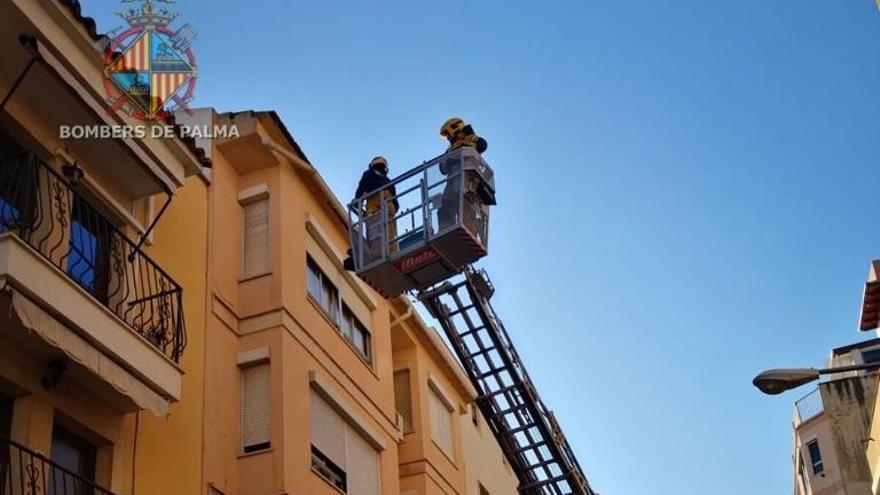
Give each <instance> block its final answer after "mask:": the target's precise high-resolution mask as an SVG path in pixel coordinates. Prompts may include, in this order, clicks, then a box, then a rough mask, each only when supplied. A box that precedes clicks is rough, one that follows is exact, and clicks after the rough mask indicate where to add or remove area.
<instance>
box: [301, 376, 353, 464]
mask: <svg viewBox="0 0 880 495" xmlns="http://www.w3.org/2000/svg"><path fill="white" fill-rule="evenodd" d="M309 408H310V413H311V420H310V422H309V423H310V425H311V439H312V446H314V447H315V448H316V449H318V450H320V451H321V453H322V454H324V455H325V456H327V458H329V459H330V460H331V461H333V463H335V464H336V465H337V466H338V467H339V468H341V469H342V470H343V471H346V472H347V469H346V462H345V461H346V459H345V428H346V427H345V420H344V419H342V416H340V415H339V413H337V412H336V410H335V409H333V407H332V406H330V404H328V403H327V401H325V400H324V398H323V397H321V396H320V395H318V393H317V392H315V391H314V390H312V392H311V397H310V400H309Z"/></svg>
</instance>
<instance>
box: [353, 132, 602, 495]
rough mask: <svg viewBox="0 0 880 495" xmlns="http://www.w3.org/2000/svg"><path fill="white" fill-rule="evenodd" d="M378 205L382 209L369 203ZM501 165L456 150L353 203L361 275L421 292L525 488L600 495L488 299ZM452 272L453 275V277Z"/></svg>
mask: <svg viewBox="0 0 880 495" xmlns="http://www.w3.org/2000/svg"><path fill="white" fill-rule="evenodd" d="M371 198H372V203H373V204H374V205H375V204H377V203H378V204H379V206H378V208H375V207H374V208H368V207H365V205H369V204H370V202H371V201H370V200H371ZM494 204H495V180H494V173H493V171H492V169H491V167H489V164H488V163H486V162H485V160H483V157H482V156H481V155H480V153H479V152H477V151H476V150H475V149H474V148H469V147H462V148H457V149H453V150H451V151H449V152H447V153H445V154H443V155H441V156H438V157H436V158H433V159H431V160H428V161H426V162H424V163H422V164H421V165H419V166H418V167H415V168H413V169H412V170H409V171H407V172H406V173H404V174H402V175H401V176H399V177H397V178H395V179H394V180H392V181H390V182H389V183H388V184H387V185H386V186H383V188H380V189H379V190H376V191H369V192H367V193H366V194H364V195H363V196H361V197H359V198H355V199H354V200H353V201H352V202H351V203H350V204H349V205H348V212H349V220H350V237H351V257H350V258H349V259H348V260H346V266H350V267H351V269H353V270H354V271H355V272H356V273H357V274H358V276H359V277H360V278H361V279H363V280H364V281H365V282H366V283H367V284H369V285H370V286H371V287H373V288H374V289H375V290H376V291H378V292H379V293H380V294H382V295H383V296H385V297H396V296H398V295H400V294H402V293H404V292H416V291H419V292H418V295H419V300H420V301H421V302H422V304H424V305H425V307H426V308H427V309H428V311H429V312H430V313H431V315H433V316H434V318H436V319H437V320H438V321H439V322H440V325H441V326H442V327H443V330H444V332H445V333H446V335H447V337H448V338H449V342H450V343H451V344H452V347H453V350H454V351H455V353H456V355H457V356H458V359H459V361H460V362H461V364H462V366H463V367H464V369H465V371H466V372H467V374H468V376H469V378H470V380H471V382H472V383H473V385H474V387H475V388H476V389H477V391H478V398H477V405H478V407H479V408H480V411H481V412H482V413H483V416H484V417H485V418H486V421H487V422H488V423H489V425H490V428H491V430H492V433H493V434H494V435H495V438H496V439H497V440H498V443H499V445H500V446H501V449H502V451H503V452H504V455H505V456H506V457H507V460H508V462H509V463H510V465H511V467H512V468H513V470H514V472H515V473H516V475H517V478H518V480H519V483H520V485H519V491H520V493H522V494H524V495H569V494H571V495H595V492H594V491H593V490H592V489H591V488H590V484H589V483H588V482H587V479H586V477H585V476H584V474H583V471H582V470H581V468H580V466H579V465H578V462H577V459H576V458H575V456H574V453H573V452H572V450H571V447H570V446H569V444H568V441H567V440H566V439H565V435H564V434H563V433H562V429H561V428H560V427H559V424H558V423H557V422H556V418H555V417H554V416H553V413H552V412H551V411H550V410H549V409H547V407H546V406H545V405H544V402H543V401H542V400H541V397H540V396H539V395H538V391H537V390H536V389H535V385H534V383H533V382H532V380H531V379H530V378H529V374H528V373H527V372H526V369H525V367H524V366H523V363H522V360H521V359H520V358H519V355H518V354H517V352H516V348H515V347H514V346H513V343H512V342H511V340H510V337H509V336H508V334H507V331H506V330H505V329H504V325H503V324H502V323H501V319H500V318H498V315H497V314H496V313H495V310H494V309H493V308H492V305H491V304H490V303H489V299H490V298H491V297H492V294H493V293H494V288H493V287H492V283H491V281H490V280H489V279H488V277H487V276H486V275H485V272H484V271H479V272H478V271H476V270H474V269H473V268H472V264H473V263H474V262H475V261H477V260H479V259H480V258H482V257H484V256H486V255H487V254H488V247H489V210H490V206H492V205H494ZM451 280H455V282H452V281H451Z"/></svg>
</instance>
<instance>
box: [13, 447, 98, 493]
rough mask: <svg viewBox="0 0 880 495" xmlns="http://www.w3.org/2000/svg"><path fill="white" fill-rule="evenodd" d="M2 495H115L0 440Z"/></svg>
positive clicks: (35, 454)
mask: <svg viewBox="0 0 880 495" xmlns="http://www.w3.org/2000/svg"><path fill="white" fill-rule="evenodd" d="M0 493H2V494H3V495H115V494H114V493H113V492H111V491H109V490H106V489H104V488H101V487H100V486H98V485H96V484H95V483H93V482H91V481H89V480H86V479H83V478H82V477H80V476H78V475H77V474H75V473H73V472H72V471H70V470H68V469H65V468H63V467H61V466H59V465H58V464H56V463H54V462H52V461H51V460H50V459H48V458H46V457H45V456H43V455H41V454H39V453H37V452H34V451H32V450H30V449H28V448H26V447H24V446H23V445H19V444H18V443H15V442H13V441H12V440H8V439H6V438H3V437H0Z"/></svg>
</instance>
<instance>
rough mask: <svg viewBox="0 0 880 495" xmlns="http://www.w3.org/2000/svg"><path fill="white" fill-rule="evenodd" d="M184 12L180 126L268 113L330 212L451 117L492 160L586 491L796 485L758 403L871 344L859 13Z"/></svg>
mask: <svg viewBox="0 0 880 495" xmlns="http://www.w3.org/2000/svg"><path fill="white" fill-rule="evenodd" d="M83 3H84V10H85V12H86V13H87V14H89V15H92V16H95V17H96V18H97V19H98V20H99V27H100V28H102V29H104V30H106V29H109V28H112V27H115V26H117V25H119V24H120V23H121V21H119V20H118V19H117V20H114V18H113V16H112V12H113V11H114V10H117V9H119V8H120V7H119V4H118V2H117V1H116V0H83ZM177 8H178V9H179V10H181V12H182V13H183V14H184V18H185V19H186V20H187V21H189V22H191V23H192V24H194V25H195V26H196V27H197V28H198V30H199V32H200V35H199V39H198V40H197V42H196V44H195V51H196V54H197V57H198V60H199V63H200V80H199V88H198V91H197V100H196V101H195V102H194V104H195V105H197V106H215V107H217V108H218V109H220V110H240V109H248V108H255V109H275V110H277V111H278V112H279V113H280V114H281V116H282V117H283V118H284V120H285V121H286V122H287V124H288V126H289V127H290V129H291V130H292V131H293V133H294V135H295V137H296V139H297V140H298V141H299V142H300V144H301V145H302V146H303V148H304V150H305V152H306V154H307V155H308V156H309V158H310V159H311V160H312V162H313V163H314V164H315V165H316V166H318V168H319V169H320V170H321V172H322V173H323V174H324V175H325V177H326V178H327V180H328V182H329V183H330V184H331V186H332V187H333V188H334V190H335V191H336V192H337V193H338V194H339V195H340V196H341V197H343V198H344V199H347V198H348V196H349V195H350V194H351V192H352V191H353V190H354V188H355V186H356V182H357V179H358V177H359V175H360V173H361V171H362V169H363V168H364V167H365V165H366V163H367V162H368V161H369V159H370V158H371V157H372V156H374V155H376V154H380V153H381V154H383V155H385V156H386V157H388V159H389V160H390V162H391V166H392V170H393V171H403V170H405V169H406V168H408V167H411V166H414V165H416V164H417V163H419V162H421V161H422V160H423V159H426V158H429V157H432V156H435V155H436V154H438V153H439V152H441V151H442V149H443V142H442V141H440V140H439V139H438V138H437V131H438V128H439V126H440V124H441V123H442V122H443V121H444V120H445V119H446V118H447V117H449V116H451V115H460V116H462V117H464V118H466V119H467V120H469V121H471V122H473V124H474V126H475V128H476V130H477V131H478V132H479V133H480V134H482V135H484V136H485V137H486V138H487V139H488V140H489V145H490V146H489V151H488V152H487V153H486V158H487V159H488V160H489V161H490V163H492V164H493V166H494V167H495V170H496V173H497V180H498V189H499V206H498V207H497V208H496V209H495V211H494V217H493V219H492V220H493V224H492V235H493V239H492V249H491V255H490V257H489V258H488V259H487V260H486V261H485V262H484V263H483V265H484V266H485V267H487V269H488V270H489V271H490V273H491V274H492V276H493V278H494V281H495V284H496V286H497V287H498V289H499V290H498V294H497V295H496V298H495V300H494V302H495V304H496V308H497V309H498V311H499V313H500V314H501V315H502V316H503V317H504V320H505V322H506V323H507V326H508V330H509V331H510V333H511V334H512V337H513V338H514V340H515V342H516V344H517V345H518V347H519V350H520V353H521V354H522V356H523V358H524V359H525V361H526V363H527V365H528V366H529V368H530V370H531V374H532V377H533V378H534V379H535V380H536V381H537V382H538V386H539V389H540V391H541V393H542V394H543V396H544V398H545V400H546V402H547V403H548V404H549V405H550V407H552V408H553V409H555V410H556V412H557V415H558V416H559V418H560V421H561V422H562V424H563V426H564V428H565V429H566V431H567V434H568V437H569V440H570V441H571V443H572V444H573V445H574V448H575V450H576V452H577V454H578V456H579V459H580V461H581V464H582V465H583V466H584V468H585V470H586V471H587V474H588V476H589V478H590V479H591V481H592V483H593V484H594V486H595V488H597V489H598V490H599V491H600V492H602V493H603V494H605V495H635V494H637V493H645V491H650V493H658V494H670V495H672V494H695V495H696V494H703V493H708V492H711V493H713V494H715V495H734V494H736V495H739V494H742V493H750V494H753V495H771V494H773V495H776V494H779V493H785V492H787V491H789V490H791V486H792V483H791V461H790V456H791V452H790V448H791V432H790V427H791V426H790V425H791V423H790V421H791V404H792V402H793V401H794V400H795V399H796V398H798V397H799V396H800V395H801V394H803V393H806V392H807V391H808V390H807V389H804V390H802V391H797V392H793V393H789V394H787V395H785V396H782V397H767V396H762V395H759V394H758V392H757V391H756V390H754V389H753V388H752V386H751V383H750V382H751V378H752V377H753V376H754V374H755V373H756V372H758V371H760V370H762V369H765V368H768V367H778V366H802V365H820V364H822V361H823V360H824V359H825V357H826V356H827V353H828V351H829V349H830V348H831V347H833V346H837V345H842V344H847V343H851V342H855V341H858V340H861V339H866V338H869V337H871V336H872V335H868V334H859V333H858V332H857V331H856V323H857V318H858V306H859V303H860V292H861V287H862V284H863V282H864V278H865V274H866V272H867V267H868V262H869V260H870V259H871V258H872V257H876V256H880V245H878V240H880V234H878V232H877V229H876V226H877V223H876V219H875V217H874V216H873V213H874V212H875V211H876V209H877V206H876V203H875V202H874V198H875V197H877V192H876V188H877V185H878V184H880V167H878V166H877V157H878V152H880V139H878V136H880V124H878V120H877V115H880V108H878V107H880V91H878V88H880V63H878V61H880V13H878V12H877V11H876V7H875V5H874V2H873V0H797V1H795V0H774V1H767V0H741V1H738V2H730V1H723V2H722V1H718V0H665V1H661V0H653V1H652V0H645V1H639V2H620V1H611V0H607V1H604V2H599V1H588V0H583V1H578V2H562V1H549V2H518V1H514V2H501V1H484V2H478V3H477V2H475V3H474V4H467V5H465V4H459V3H443V2H403V1H395V2H366V1H352V2H339V3H334V2H290V1H280V0H273V1H259V2H256V1H251V2H225V1H216V0H215V1H207V0H181V1H180V2H179V3H178V4H177ZM178 22H179V21H178Z"/></svg>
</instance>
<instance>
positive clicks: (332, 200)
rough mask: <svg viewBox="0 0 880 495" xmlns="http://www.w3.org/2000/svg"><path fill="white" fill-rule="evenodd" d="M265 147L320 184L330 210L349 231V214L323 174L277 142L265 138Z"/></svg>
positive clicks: (319, 186)
mask: <svg viewBox="0 0 880 495" xmlns="http://www.w3.org/2000/svg"><path fill="white" fill-rule="evenodd" d="M262 142H263V146H265V147H267V148H270V149H271V150H272V151H275V152H277V153H278V154H280V155H282V156H283V157H284V158H287V159H288V160H289V161H290V162H291V163H293V164H294V165H295V166H296V167H297V168H299V169H300V171H302V172H305V173H306V174H308V175H309V176H310V177H311V178H312V180H314V181H315V183H316V184H318V188H319V189H320V190H321V193H323V194H324V196H326V197H327V198H329V199H328V200H327V204H328V206H330V209H332V210H333V212H334V213H336V216H338V217H339V220H340V221H341V222H342V225H343V226H345V228H346V229H348V213H347V212H346V209H345V207H344V206H342V203H340V202H339V198H337V197H336V194H334V193H333V191H332V190H331V189H330V186H328V185H327V183H326V182H325V181H324V178H323V177H321V174H319V173H318V170H317V169H316V168H315V167H314V166H313V165H312V164H311V163H309V162H307V161H305V160H303V159H302V158H300V157H299V156H297V155H296V154H294V153H291V152H290V150H288V149H287V148H285V147H284V146H282V145H280V144H278V143H276V142H275V141H273V140H271V139H269V138H267V137H264V138H262Z"/></svg>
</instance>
